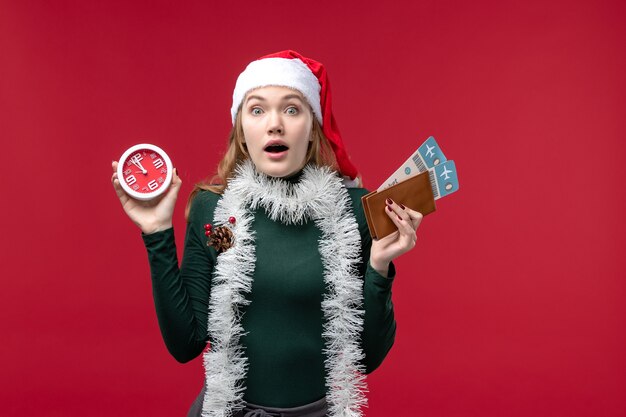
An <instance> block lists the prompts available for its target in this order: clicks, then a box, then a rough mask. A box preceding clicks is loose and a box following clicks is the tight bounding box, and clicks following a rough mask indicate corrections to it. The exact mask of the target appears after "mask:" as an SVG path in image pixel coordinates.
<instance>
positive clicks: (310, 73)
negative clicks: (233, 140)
mask: <svg viewBox="0 0 626 417" xmlns="http://www.w3.org/2000/svg"><path fill="white" fill-rule="evenodd" d="M270 85H274V86H281V87H289V88H293V89H295V90H298V91H299V92H301V93H302V95H303V96H304V98H305V99H306V100H307V101H308V103H309V104H310V105H311V108H312V109H313V114H314V115H315V117H316V118H317V121H318V122H319V123H320V125H322V130H323V132H324V135H325V136H326V138H328V141H329V142H330V145H331V147H332V149H333V151H334V152H335V157H336V159H337V163H338V165H339V171H340V172H341V174H342V175H344V176H347V177H349V178H350V179H352V180H355V179H357V176H358V171H357V169H356V168H355V167H354V165H352V162H350V158H349V157H348V154H347V153H346V148H345V146H344V144H343V141H342V140H341V134H340V133H339V128H338V127H337V122H336V121H335V117H334V116H333V112H332V100H331V94H330V83H329V81H328V75H327V74H326V68H324V65H323V64H322V63H320V62H317V61H315V60H313V59H311V58H306V57H303V56H302V55H300V54H299V53H297V52H295V51H289V50H287V51H281V52H276V53H274V54H270V55H266V56H264V57H262V58H260V59H258V60H256V61H253V62H251V63H250V64H249V65H248V66H247V67H246V69H245V70H244V71H243V72H242V73H241V74H239V78H237V83H236V84H235V91H234V92H233V106H232V107H231V110H230V112H231V116H232V121H233V124H234V123H235V117H236V116H237V111H238V109H239V106H240V105H241V103H242V101H243V99H244V97H245V96H246V94H247V93H248V91H250V90H253V89H255V88H259V87H265V86H270ZM357 181H358V180H357Z"/></svg>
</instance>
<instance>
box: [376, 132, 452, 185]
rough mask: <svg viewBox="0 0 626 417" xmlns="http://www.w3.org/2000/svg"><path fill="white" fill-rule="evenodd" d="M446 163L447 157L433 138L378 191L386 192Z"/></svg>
mask: <svg viewBox="0 0 626 417" xmlns="http://www.w3.org/2000/svg"><path fill="white" fill-rule="evenodd" d="M446 161H447V159H446V156H445V155H444V154H443V151H442V150H441V148H440V147H439V144H437V141H436V140H435V138H434V137H432V136H431V137H429V138H428V139H426V141H425V142H424V143H422V144H421V145H420V147H419V148H417V150H416V151H415V152H414V153H413V155H411V156H410V157H409V159H407V160H406V161H404V163H403V164H402V165H401V166H400V168H398V169H397V170H396V172H394V173H393V174H391V176H390V177H389V178H387V180H385V182H383V185H381V186H380V187H378V189H377V190H376V191H381V190H384V189H385V188H387V187H391V186H392V185H394V184H397V183H399V182H400V181H404V180H405V179H407V178H410V177H412V176H414V175H417V174H419V173H420V172H424V171H426V170H428V169H429V168H434V167H436V166H437V165H440V164H442V163H444V162H446Z"/></svg>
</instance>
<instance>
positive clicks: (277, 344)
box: [143, 189, 396, 407]
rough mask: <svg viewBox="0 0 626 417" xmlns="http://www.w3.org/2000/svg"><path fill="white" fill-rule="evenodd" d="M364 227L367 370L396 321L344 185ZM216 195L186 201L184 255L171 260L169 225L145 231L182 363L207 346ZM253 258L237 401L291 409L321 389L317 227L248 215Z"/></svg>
mask: <svg viewBox="0 0 626 417" xmlns="http://www.w3.org/2000/svg"><path fill="white" fill-rule="evenodd" d="M348 193H349V195H350V198H351V200H352V210H353V212H354V215H355V217H356V220H357V223H358V225H359V230H360V234H361V243H362V248H361V258H362V262H361V263H360V264H359V272H360V274H361V276H362V277H363V296H364V309H365V319H364V330H363V334H362V338H361V345H362V348H363V351H364V353H365V360H364V363H363V364H364V366H365V369H366V372H367V373H369V372H372V371H373V370H374V369H376V368H377V367H378V366H379V365H380V363H381V362H382V361H383V359H384V358H385V356H386V355H387V352H388V351H389V349H390V348H391V346H392V345H393V341H394V337H395V331H396V323H395V320H394V313H393V304H392V301H391V285H392V282H393V277H394V276H395V270H394V267H393V264H392V265H390V269H389V278H385V277H383V276H381V275H380V274H378V273H377V272H376V271H375V270H374V269H373V268H372V267H371V266H370V265H369V262H368V260H369V256H370V246H371V238H370V235H369V231H368V228H367V222H366V220H365V216H364V214H363V208H362V206H361V196H363V195H364V194H366V193H367V190H365V189H348ZM218 199H219V195H217V194H214V193H212V192H209V191H205V192H201V193H199V194H198V195H197V196H196V198H195V199H194V201H193V202H192V205H191V210H190V214H189V219H188V224H187V232H186V237H185V247H184V255H183V260H182V263H181V265H180V268H179V266H178V259H177V255H176V246H175V242H174V232H173V229H169V230H165V231H162V232H157V233H154V234H150V235H143V239H144V243H145V245H146V249H147V251H148V258H149V261H150V269H151V274H152V284H153V295H154V303H155V307H156V312H157V317H158V321H159V326H160V328H161V332H162V335H163V339H164V341H165V344H166V345H167V348H168V350H169V351H170V353H171V354H172V355H173V356H174V357H175V358H176V359H177V360H178V361H180V362H187V361H190V360H192V359H194V358H195V357H197V356H198V355H199V354H200V353H202V351H203V350H204V348H205V347H206V344H207V341H208V337H207V315H208V302H209V295H210V292H211V277H212V274H213V266H214V265H215V263H216V259H217V253H216V252H215V250H214V249H213V248H211V247H208V246H207V244H206V242H207V238H206V236H205V235H204V225H205V224H206V223H213V212H214V210H215V206H216V204H217V201H218ZM253 229H254V232H255V235H256V237H255V245H256V264H255V272H254V277H253V279H254V280H253V286H252V291H251V293H250V294H248V295H247V298H248V299H249V300H250V304H249V305H247V306H246V307H245V308H244V313H243V316H242V324H243V327H244V329H245V331H246V334H245V336H244V337H243V338H242V340H241V342H242V344H243V346H244V349H245V354H246V357H247V358H248V363H249V368H248V372H247V379H246V381H245V386H246V391H245V394H244V400H246V401H248V402H250V403H254V404H263V405H266V406H269V407H296V406H299V405H303V404H307V403H310V402H313V401H316V400H318V399H320V398H322V397H323V396H324V395H325V394H326V390H327V387H326V386H325V376H326V375H325V368H324V359H325V356H324V353H323V349H324V340H323V338H322V325H323V322H324V317H323V313H322V309H321V302H322V297H323V294H324V288H325V287H324V281H323V269H322V262H321V259H320V254H319V250H318V239H319V237H320V231H319V230H318V228H317V227H316V226H315V224H314V223H313V222H307V223H305V224H303V225H285V224H282V223H278V222H273V221H271V220H270V219H268V218H267V216H266V213H265V212H264V210H263V209H259V210H257V211H256V212H255V213H254V224H253Z"/></svg>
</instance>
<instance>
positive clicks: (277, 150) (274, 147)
mask: <svg viewBox="0 0 626 417" xmlns="http://www.w3.org/2000/svg"><path fill="white" fill-rule="evenodd" d="M288 149H289V148H288V147H287V146H285V145H279V144H276V145H269V146H266V147H265V152H269V153H281V152H284V151H286V150H288Z"/></svg>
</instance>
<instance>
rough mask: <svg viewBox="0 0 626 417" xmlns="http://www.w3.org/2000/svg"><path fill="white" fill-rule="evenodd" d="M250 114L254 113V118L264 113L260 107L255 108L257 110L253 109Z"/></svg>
mask: <svg viewBox="0 0 626 417" xmlns="http://www.w3.org/2000/svg"><path fill="white" fill-rule="evenodd" d="M250 113H252V115H254V116H258V115H259V114H261V113H263V110H261V109H260V108H258V107H255V108H253V109H252V111H251V112H250Z"/></svg>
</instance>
